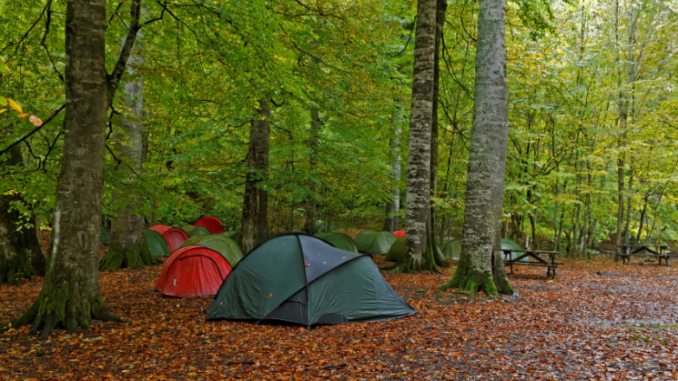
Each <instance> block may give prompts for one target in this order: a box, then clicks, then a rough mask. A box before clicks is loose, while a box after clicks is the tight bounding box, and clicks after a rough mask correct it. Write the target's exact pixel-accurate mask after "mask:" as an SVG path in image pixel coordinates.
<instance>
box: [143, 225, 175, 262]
mask: <svg viewBox="0 0 678 381" xmlns="http://www.w3.org/2000/svg"><path fill="white" fill-rule="evenodd" d="M144 235H145V236H146V243H147V244H148V249H149V250H150V251H151V254H152V255H153V256H154V257H164V256H167V255H170V251H169V248H168V247H167V241H165V238H163V236H162V234H160V233H158V232H157V231H155V230H151V229H146V230H144Z"/></svg>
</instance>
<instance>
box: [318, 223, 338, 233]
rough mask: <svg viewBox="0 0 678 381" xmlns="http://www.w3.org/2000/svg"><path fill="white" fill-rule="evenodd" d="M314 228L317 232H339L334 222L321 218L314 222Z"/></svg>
mask: <svg viewBox="0 0 678 381" xmlns="http://www.w3.org/2000/svg"><path fill="white" fill-rule="evenodd" d="M315 229H316V230H317V231H318V232H319V233H337V232H339V229H337V227H336V226H335V225H334V224H332V223H328V222H325V221H323V220H318V221H316V222H315Z"/></svg>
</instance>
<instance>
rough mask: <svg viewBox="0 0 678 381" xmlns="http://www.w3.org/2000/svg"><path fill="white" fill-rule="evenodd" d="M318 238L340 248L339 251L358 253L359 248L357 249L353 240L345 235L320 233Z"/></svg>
mask: <svg viewBox="0 0 678 381" xmlns="http://www.w3.org/2000/svg"><path fill="white" fill-rule="evenodd" d="M316 236H318V237H320V238H322V239H324V240H325V241H327V242H329V243H331V244H332V245H334V246H336V247H338V248H339V249H342V250H346V251H350V252H352V253H357V252H358V247H356V245H355V242H353V239H352V238H351V237H349V236H347V235H346V234H343V233H318V234H316Z"/></svg>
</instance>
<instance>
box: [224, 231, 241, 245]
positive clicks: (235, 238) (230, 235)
mask: <svg viewBox="0 0 678 381" xmlns="http://www.w3.org/2000/svg"><path fill="white" fill-rule="evenodd" d="M221 235H223V236H224V237H227V238H230V239H232V240H233V242H235V243H236V244H238V245H239V244H240V232H239V231H238V230H231V231H227V232H223V233H221Z"/></svg>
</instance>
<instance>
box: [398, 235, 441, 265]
mask: <svg viewBox="0 0 678 381" xmlns="http://www.w3.org/2000/svg"><path fill="white" fill-rule="evenodd" d="M436 249H437V250H438V251H441V250H440V247H438V246H437V245H436ZM403 255H405V237H404V236H403V237H400V238H398V239H397V240H395V242H393V245H391V248H390V249H389V250H388V254H386V260H387V261H392V262H398V261H399V260H400V258H402V257H403ZM441 255H442V252H441Z"/></svg>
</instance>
